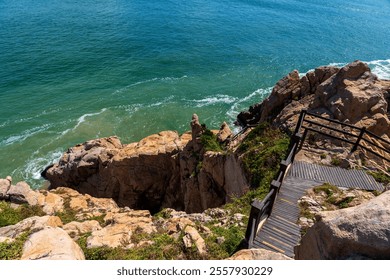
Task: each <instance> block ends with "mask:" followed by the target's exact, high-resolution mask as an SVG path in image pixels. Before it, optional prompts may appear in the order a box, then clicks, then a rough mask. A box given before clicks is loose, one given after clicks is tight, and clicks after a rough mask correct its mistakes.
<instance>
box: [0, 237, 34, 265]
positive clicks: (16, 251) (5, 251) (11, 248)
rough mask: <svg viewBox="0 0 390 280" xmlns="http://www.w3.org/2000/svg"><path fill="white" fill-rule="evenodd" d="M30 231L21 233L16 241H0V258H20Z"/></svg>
mask: <svg viewBox="0 0 390 280" xmlns="http://www.w3.org/2000/svg"><path fill="white" fill-rule="evenodd" d="M29 235H30V232H25V233H22V234H21V235H19V237H17V238H16V239H15V241H14V242H10V243H8V242H2V243H0V260H18V259H20V258H21V256H22V252H23V245H24V243H25V242H26V240H27V238H28V237H29Z"/></svg>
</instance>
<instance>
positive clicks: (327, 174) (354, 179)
mask: <svg viewBox="0 0 390 280" xmlns="http://www.w3.org/2000/svg"><path fill="white" fill-rule="evenodd" d="M323 183H330V184H333V185H335V186H337V187H342V188H356V189H364V190H379V191H382V190H383V186H382V185H381V184H379V183H377V182H376V181H375V180H374V179H373V178H372V177H371V176H369V175H367V174H366V173H365V172H364V171H362V170H346V169H342V168H338V167H329V166H321V165H316V164H310V163H305V162H299V161H296V162H294V163H293V165H292V167H291V169H290V171H289V173H288V175H287V178H286V179H285V180H284V181H283V184H282V187H281V188H280V192H279V194H278V196H277V198H276V200H275V203H274V206H273V208H272V213H271V215H270V216H269V217H268V219H267V220H266V222H265V224H264V225H263V226H262V228H261V229H260V230H259V232H258V233H257V236H256V237H255V239H254V242H253V247H254V248H264V249H267V250H271V251H274V252H280V253H283V254H285V255H287V256H289V257H291V258H293V257H294V247H295V246H296V245H298V244H299V242H300V239H301V233H300V227H299V226H298V224H297V221H298V219H299V207H298V200H299V198H301V197H302V196H303V195H304V194H305V191H306V190H307V189H309V188H312V187H315V186H319V185H321V184H323Z"/></svg>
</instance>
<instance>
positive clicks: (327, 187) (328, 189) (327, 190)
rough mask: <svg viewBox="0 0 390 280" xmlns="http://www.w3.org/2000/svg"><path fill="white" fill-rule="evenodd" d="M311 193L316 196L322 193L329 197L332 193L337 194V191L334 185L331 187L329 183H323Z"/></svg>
mask: <svg viewBox="0 0 390 280" xmlns="http://www.w3.org/2000/svg"><path fill="white" fill-rule="evenodd" d="M313 191H314V192H315V193H317V194H318V193H320V192H324V193H326V195H327V196H328V197H331V196H332V195H333V194H334V193H338V192H339V189H338V188H337V187H336V186H334V185H331V184H329V183H325V184H323V185H321V186H317V187H314V188H313Z"/></svg>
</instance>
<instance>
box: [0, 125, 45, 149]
mask: <svg viewBox="0 0 390 280" xmlns="http://www.w3.org/2000/svg"><path fill="white" fill-rule="evenodd" d="M50 127H52V124H44V125H42V126H37V127H33V128H30V129H27V130H25V131H23V132H22V133H21V134H18V135H12V136H10V137H8V138H7V139H4V140H3V141H1V142H0V146H9V145H12V144H15V143H18V142H23V141H24V140H26V139H27V138H29V137H31V136H34V135H35V134H38V133H40V132H43V131H46V130H47V129H48V128H50Z"/></svg>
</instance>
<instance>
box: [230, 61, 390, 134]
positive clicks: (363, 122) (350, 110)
mask: <svg viewBox="0 0 390 280" xmlns="http://www.w3.org/2000/svg"><path fill="white" fill-rule="evenodd" d="M389 95H390V81H387V80H380V79H378V78H377V76H376V75H374V74H372V73H371V70H370V68H369V67H368V66H367V64H365V63H363V62H361V61H355V62H352V63H350V64H348V65H346V66H344V67H343V68H341V69H339V68H337V67H319V68H317V69H315V70H314V71H311V72H309V73H307V74H306V75H305V76H303V77H302V78H299V74H298V72H297V71H296V70H295V71H293V72H291V73H290V74H289V75H287V76H286V77H284V78H283V79H281V80H280V81H279V82H278V83H277V84H276V85H275V87H274V89H273V90H272V93H271V95H270V96H269V97H268V98H267V99H266V100H264V102H262V103H259V104H256V105H253V106H251V108H250V109H249V111H247V112H242V113H240V114H239V115H238V117H237V122H238V123H240V124H241V125H247V124H251V123H257V122H264V121H268V122H271V123H273V124H275V125H278V126H283V127H285V128H287V129H290V130H292V129H293V128H294V127H295V124H296V122H297V119H298V116H299V113H300V111H301V110H302V109H308V111H309V112H313V113H317V114H320V115H323V116H325V117H329V118H332V119H336V120H339V121H341V122H346V123H350V124H353V125H357V126H360V127H363V126H365V127H366V128H367V129H368V130H369V131H371V132H373V133H375V134H377V135H379V136H383V137H385V138H387V139H389V138H390V120H389V107H390V106H389V100H390V98H389Z"/></svg>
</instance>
